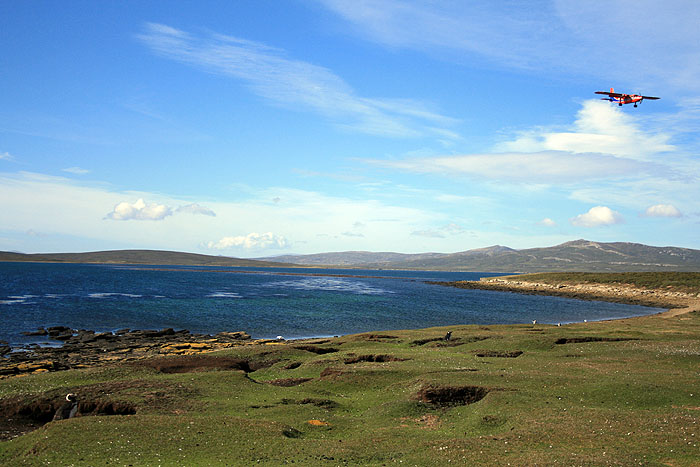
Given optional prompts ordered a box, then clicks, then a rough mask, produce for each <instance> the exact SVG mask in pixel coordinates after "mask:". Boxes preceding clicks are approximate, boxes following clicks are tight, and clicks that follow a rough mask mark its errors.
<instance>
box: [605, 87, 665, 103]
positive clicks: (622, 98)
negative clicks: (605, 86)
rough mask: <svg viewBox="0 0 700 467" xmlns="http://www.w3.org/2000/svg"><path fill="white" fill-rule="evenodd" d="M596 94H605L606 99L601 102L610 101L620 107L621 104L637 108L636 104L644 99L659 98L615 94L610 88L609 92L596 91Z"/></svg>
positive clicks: (654, 98)
mask: <svg viewBox="0 0 700 467" xmlns="http://www.w3.org/2000/svg"><path fill="white" fill-rule="evenodd" d="M595 93H596V94H605V95H606V96H608V97H603V98H601V100H603V101H610V102H617V105H619V106H622V104H634V106H635V107H637V103H640V104H641V102H642V101H643V100H644V99H649V100H656V99H660V98H659V97H651V96H640V95H639V94H623V93H619V92H615V90H614V89H613V88H610V92H608V91H596V92H595Z"/></svg>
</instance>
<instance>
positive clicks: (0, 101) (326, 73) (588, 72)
mask: <svg viewBox="0 0 700 467" xmlns="http://www.w3.org/2000/svg"><path fill="white" fill-rule="evenodd" d="M697 24H700V3H698V2H695V1H692V0H687V1H678V0H676V1H673V0H672V1H667V2H663V3H662V2H657V1H644V0H642V1H631V0H630V1H605V2H603V1H587V2H579V1H564V0H561V1H560V0H552V1H529V2H517V1H509V2H492V1H471V2H453V1H444V2H441V1H431V2H412V1H396V0H385V1H382V2H376V1H362V0H354V1H339V0H308V1H295V0H290V1H285V2H277V1H252V0H251V1H244V0H242V1H236V2H229V1H221V2H215V1H176V2H165V1H162V2H161V1H149V2H142V1H104V2H93V1H85V2H82V1H71V2H48V1H32V0H26V1H21V2H13V1H4V2H0V250H6V251H22V252H28V253H34V252H67V251H93V250H105V249H120V248H149V249H167V250H179V251H189V252H199V253H207V254H217V255H219V254H220V255H227V256H238V257H261V256H271V255H277V254H288V253H302V254H305V253H317V252H324V251H345V250H370V251H397V252H405V253H418V252H427V251H436V252H446V253H448V252H456V251H463V250H468V249H472V248H480V247H485V246H489V245H494V244H501V245H507V246H510V247H512V248H530V247H540V246H551V245H555V244H559V243H562V242H565V241H568V240H574V239H578V238H586V239H590V240H595V241H602V242H608V241H623V242H638V243H645V244H650V245H657V246H664V245H673V246H682V247H688V248H696V249H700V234H698V232H699V231H700V188H699V187H700V184H699V183H698V177H699V176H700V153H699V150H700V138H699V134H700V133H699V132H698V130H700V31H699V30H698V28H697ZM610 87H615V89H616V90H618V91H623V92H624V91H627V92H635V93H642V94H646V95H652V96H660V97H661V99H660V100H658V101H645V102H643V103H642V104H641V105H640V106H639V107H638V108H633V107H632V106H629V105H627V106H624V107H618V106H617V105H615V104H612V103H609V102H605V101H601V100H599V99H597V97H599V96H596V95H595V94H593V92H594V91H600V90H607V89H609V88H610Z"/></svg>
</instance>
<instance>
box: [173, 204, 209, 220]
mask: <svg viewBox="0 0 700 467" xmlns="http://www.w3.org/2000/svg"><path fill="white" fill-rule="evenodd" d="M175 212H176V213H181V212H184V213H188V214H201V215H204V216H212V217H214V216H216V213H215V212H214V211H212V210H211V209H209V208H205V207H204V206H200V205H199V204H197V203H192V204H186V205H184V206H180V207H178V208H177V209H176V210H175Z"/></svg>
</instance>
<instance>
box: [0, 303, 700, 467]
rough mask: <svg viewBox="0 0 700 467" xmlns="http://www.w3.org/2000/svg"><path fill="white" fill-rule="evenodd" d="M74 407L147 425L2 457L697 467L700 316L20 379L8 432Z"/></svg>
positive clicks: (380, 341)
mask: <svg viewBox="0 0 700 467" xmlns="http://www.w3.org/2000/svg"><path fill="white" fill-rule="evenodd" d="M448 330H450V331H452V340H450V341H443V340H441V339H440V338H442V337H443V336H444V335H445V333H446V332H447V331H448ZM319 349H320V350H319ZM205 363H206V365H205ZM246 365H247V366H249V367H250V369H251V370H255V371H249V372H246V371H243V370H240V369H236V368H239V367H245V366H246ZM68 392H74V393H77V394H78V397H79V400H80V401H81V402H83V403H90V404H92V406H93V408H94V407H103V409H104V407H107V409H104V410H103V412H104V411H107V412H108V411H109V410H112V411H117V412H119V411H122V412H125V411H128V412H129V413H132V414H130V415H104V414H103V415H90V414H87V415H85V416H80V417H76V418H72V419H70V420H60V421H50V422H48V423H46V424H45V425H43V426H42V427H40V428H39V429H37V430H35V431H32V432H29V433H27V434H25V435H23V436H19V437H15V438H14V439H10V440H6V441H1V442H0V465H86V466H87V465H90V466H96V465H134V466H136V465H188V466H191V465H251V464H260V465H286V464H297V465H329V466H330V465H420V466H424V465H447V464H455V465H509V464H510V465H624V466H630V465H669V466H692V465H695V466H697V465H700V312H698V311H695V312H692V313H688V314H684V315H679V316H675V317H663V316H661V315H656V316H649V317H642V318H634V319H628V320H619V321H608V322H590V323H580V324H571V325H566V326H561V327H557V326H549V325H511V326H488V327H483V326H452V327H449V328H432V329H423V330H411V331H386V332H377V333H374V334H360V335H353V336H344V337H341V338H335V339H330V340H328V341H327V342H322V341H321V343H316V344H306V343H305V344H304V345H302V344H301V343H290V344H286V345H254V346H241V347H237V348H234V349H230V350H226V351H222V352H217V353H211V354H207V355H206V356H199V357H172V359H169V360H167V361H165V360H154V361H149V362H142V363H141V364H138V365H135V364H122V365H116V366H110V367H102V368H92V369H84V370H70V371H63V372H55V373H44V374H36V375H31V376H26V377H20V378H9V379H4V380H0V402H2V405H1V409H2V410H4V413H2V414H0V420H1V419H3V418H4V419H6V420H20V419H23V417H24V419H26V418H28V417H29V415H27V413H28V412H29V411H30V410H31V411H33V413H32V414H31V416H32V417H34V419H37V420H38V419H40V418H41V417H50V416H51V415H52V413H53V410H55V404H57V403H58V401H60V400H61V399H62V398H63V397H64V396H65V394H66V393H68ZM52 404H53V405H52ZM109 407H111V408H112V409H109ZM88 409H89V407H87V406H85V408H84V410H85V411H86V412H87V411H88ZM126 409H128V410H126ZM22 410H24V414H23V412H22ZM81 410H83V409H81ZM95 410H97V409H95ZM47 414H48V415H47ZM13 417H14V418H13Z"/></svg>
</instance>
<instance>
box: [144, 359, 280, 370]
mask: <svg viewBox="0 0 700 467" xmlns="http://www.w3.org/2000/svg"><path fill="white" fill-rule="evenodd" d="M277 361H279V360H259V361H258V360H245V359H242V358H235V357H214V356H211V355H187V356H179V357H163V358H151V359H148V360H139V361H137V362H133V363H131V365H134V366H137V367H146V368H153V369H154V370H157V371H160V372H161V373H194V372H198V371H212V370H239V371H244V372H246V373H251V372H253V371H256V370H259V369H261V368H268V367H270V366H272V365H274V364H275V363H276V362H277Z"/></svg>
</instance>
